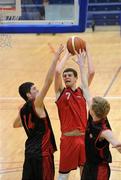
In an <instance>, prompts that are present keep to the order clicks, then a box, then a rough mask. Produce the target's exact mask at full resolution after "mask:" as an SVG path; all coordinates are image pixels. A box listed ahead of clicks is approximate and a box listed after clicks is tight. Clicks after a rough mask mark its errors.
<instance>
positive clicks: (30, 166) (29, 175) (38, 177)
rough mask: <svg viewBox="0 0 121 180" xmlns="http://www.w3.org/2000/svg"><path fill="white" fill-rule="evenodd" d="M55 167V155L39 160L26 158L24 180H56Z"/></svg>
mask: <svg viewBox="0 0 121 180" xmlns="http://www.w3.org/2000/svg"><path fill="white" fill-rule="evenodd" d="M54 174H55V167H54V157H53V155H50V156H45V157H42V159H37V158H33V157H32V158H30V157H29V158H25V161H24V165H23V174H22V180H45V179H46V180H54Z"/></svg>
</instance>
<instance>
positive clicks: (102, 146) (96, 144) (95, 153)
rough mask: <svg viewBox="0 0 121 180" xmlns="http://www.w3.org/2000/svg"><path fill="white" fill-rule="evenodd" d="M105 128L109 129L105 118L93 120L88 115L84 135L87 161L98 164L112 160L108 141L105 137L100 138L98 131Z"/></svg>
mask: <svg viewBox="0 0 121 180" xmlns="http://www.w3.org/2000/svg"><path fill="white" fill-rule="evenodd" d="M106 129H111V127H110V124H109V122H108V119H107V118H105V119H101V120H100V121H97V122H94V121H93V120H92V117H91V115H89V118H88V123H87V129H86V135H85V148H86V162H87V163H94V164H98V163H110V162H112V157H111V153H110V150H109V142H108V141H107V140H106V139H100V133H101V132H102V131H103V130H106Z"/></svg>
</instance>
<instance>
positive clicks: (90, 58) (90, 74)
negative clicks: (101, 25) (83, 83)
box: [86, 44, 95, 86]
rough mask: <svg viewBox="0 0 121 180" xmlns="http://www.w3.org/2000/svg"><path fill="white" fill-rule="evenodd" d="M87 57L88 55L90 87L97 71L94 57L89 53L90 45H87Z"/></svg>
mask: <svg viewBox="0 0 121 180" xmlns="http://www.w3.org/2000/svg"><path fill="white" fill-rule="evenodd" d="M86 55H87V64H88V85H89V86H90V84H91V82H92V80H93V77H94V75H95V69H94V65H93V61H92V57H91V55H90V52H89V48H88V45H87V44H86Z"/></svg>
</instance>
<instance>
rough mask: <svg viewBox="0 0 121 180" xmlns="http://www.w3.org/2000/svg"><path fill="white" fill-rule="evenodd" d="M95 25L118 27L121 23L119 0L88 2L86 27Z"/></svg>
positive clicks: (120, 3)
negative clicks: (93, 23)
mask: <svg viewBox="0 0 121 180" xmlns="http://www.w3.org/2000/svg"><path fill="white" fill-rule="evenodd" d="M93 21H95V23H96V25H119V24H120V21H121V0H89V5H88V18H87V27H89V26H90V24H91V23H92V22H93Z"/></svg>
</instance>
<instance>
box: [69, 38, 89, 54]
mask: <svg viewBox="0 0 121 180" xmlns="http://www.w3.org/2000/svg"><path fill="white" fill-rule="evenodd" d="M67 49H68V51H69V52H70V53H71V54H72V55H75V52H76V51H77V52H78V53H79V49H81V51H83V50H85V51H86V43H85V41H83V40H82V39H81V38H79V37H75V36H72V37H70V38H69V39H68V41H67Z"/></svg>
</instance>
